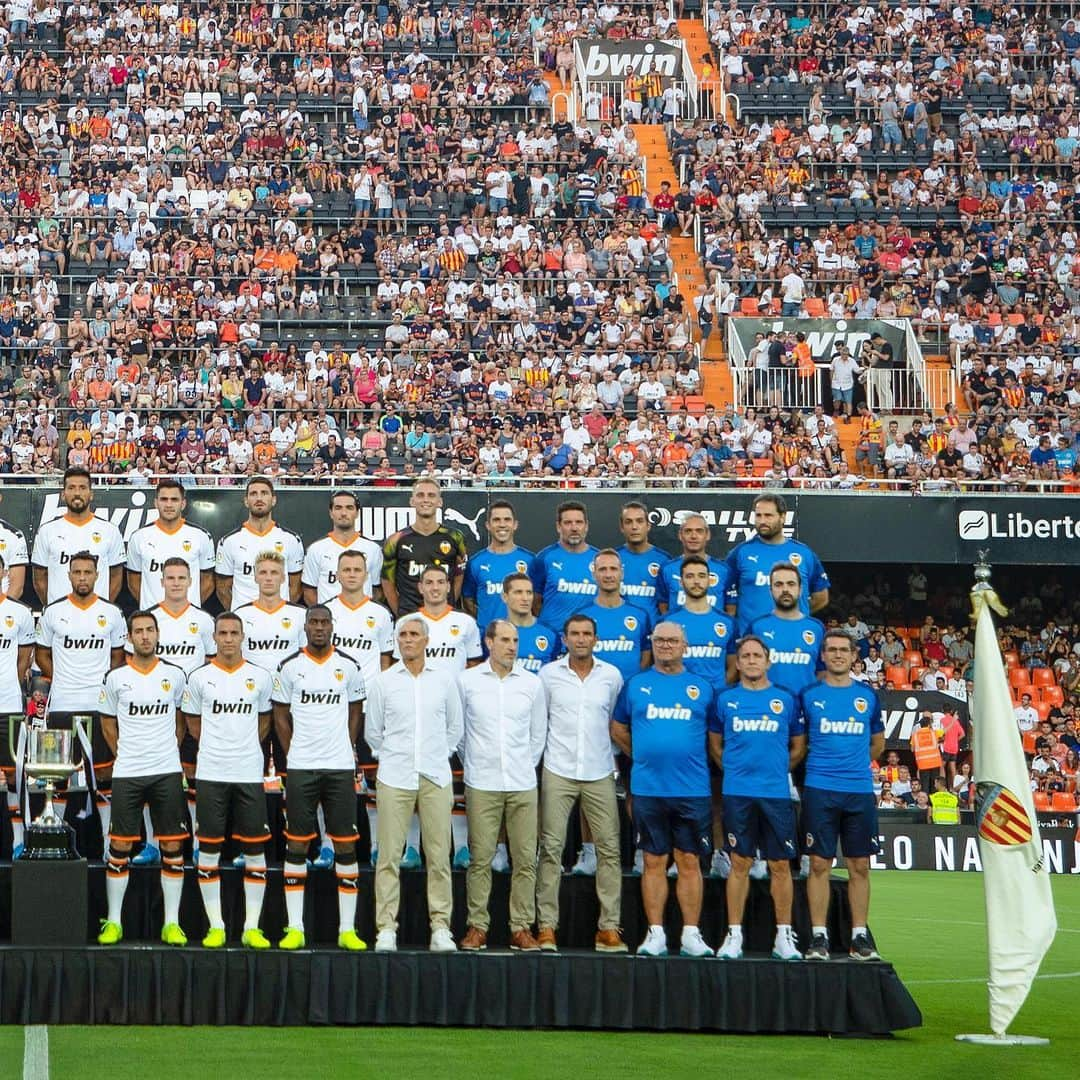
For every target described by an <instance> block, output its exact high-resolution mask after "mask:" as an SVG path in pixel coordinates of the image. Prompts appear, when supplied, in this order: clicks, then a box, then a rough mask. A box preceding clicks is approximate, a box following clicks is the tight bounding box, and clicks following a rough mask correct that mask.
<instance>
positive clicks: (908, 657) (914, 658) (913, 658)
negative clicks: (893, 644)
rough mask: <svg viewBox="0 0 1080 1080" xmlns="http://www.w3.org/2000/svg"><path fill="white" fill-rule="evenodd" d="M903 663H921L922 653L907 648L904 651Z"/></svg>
mask: <svg viewBox="0 0 1080 1080" xmlns="http://www.w3.org/2000/svg"><path fill="white" fill-rule="evenodd" d="M904 663H905V664H907V665H908V667H911V666H912V665H913V664H921V663H922V653H921V652H919V650H918V649H908V650H907V652H905V653H904Z"/></svg>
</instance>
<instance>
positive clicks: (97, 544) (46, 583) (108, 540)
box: [30, 468, 124, 692]
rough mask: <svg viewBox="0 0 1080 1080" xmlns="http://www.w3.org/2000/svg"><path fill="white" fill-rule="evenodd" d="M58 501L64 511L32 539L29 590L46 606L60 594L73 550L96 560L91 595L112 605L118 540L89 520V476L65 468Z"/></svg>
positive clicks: (117, 582) (120, 570) (119, 566)
mask: <svg viewBox="0 0 1080 1080" xmlns="http://www.w3.org/2000/svg"><path fill="white" fill-rule="evenodd" d="M60 499H61V501H62V502H63V504H64V506H65V507H67V513H65V514H64V515H63V516H62V517H58V518H53V520H52V521H46V522H45V524H44V525H42V526H41V528H40V529H38V531H37V536H35V537H34V551H33V555H32V556H31V560H30V561H31V562H32V563H33V571H34V592H36V593H37V594H38V598H39V599H40V600H42V601H43V602H44V603H46V604H51V603H54V602H55V601H57V600H60V599H61V598H63V597H64V596H66V595H67V593H68V585H69V582H68V576H67V567H68V563H69V562H70V561H71V557H72V556H73V555H74V554H75V553H76V552H79V551H88V552H90V554H91V555H94V556H95V557H96V558H97V582H96V584H95V587H94V591H95V592H96V593H97V595H98V596H100V597H102V598H103V599H105V600H112V601H115V600H116V598H117V596H119V595H120V586H121V585H123V583H124V541H123V538H122V537H121V536H120V531H119V529H117V527H116V526H115V525H113V523H112V522H111V521H106V520H105V519H104V518H99V517H95V516H94V511H93V505H94V492H93V489H92V488H91V487H90V474H89V473H88V472H87V471H86V470H85V469H74V468H73V469H68V470H67V471H66V472H65V473H64V486H63V488H62V489H61V491H60ZM96 690H97V688H96V687H95V692H96Z"/></svg>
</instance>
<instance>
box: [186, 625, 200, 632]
mask: <svg viewBox="0 0 1080 1080" xmlns="http://www.w3.org/2000/svg"><path fill="white" fill-rule="evenodd" d="M187 628H188V633H189V634H197V633H198V632H199V624H198V623H197V622H189V623H188V624H187Z"/></svg>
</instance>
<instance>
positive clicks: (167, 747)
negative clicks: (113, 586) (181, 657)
mask: <svg viewBox="0 0 1080 1080" xmlns="http://www.w3.org/2000/svg"><path fill="white" fill-rule="evenodd" d="M128 639H129V640H130V642H131V647H132V655H131V658H130V659H129V660H128V662H127V663H126V664H125V665H124V666H123V667H119V668H116V669H114V670H113V671H110V672H109V674H108V675H107V676H106V677H105V683H104V685H103V686H102V688H101V695H100V704H99V706H98V707H99V709H100V712H101V726H102V730H103V731H104V733H105V740H106V742H108V744H109V746H111V747H112V749H113V751H114V753H115V754H116V762H115V764H114V765H113V819H112V827H111V828H110V830H109V851H108V857H107V864H106V873H105V896H106V899H107V901H108V914H107V916H106V917H105V918H104V919H103V920H102V924H101V933H100V934H98V943H99V944H101V945H115V944H117V943H118V942H119V941H121V940H122V939H123V936H124V930H123V924H122V921H121V916H122V909H123V904H124V893H125V892H127V884H128V859H129V856H130V854H131V847H132V845H133V844H134V843H136V842H137V841H138V839H139V835H140V826H141V824H142V816H143V807H144V806H146V805H149V807H150V815H151V817H152V818H153V820H154V830H155V832H156V833H157V838H158V841H159V842H160V844H161V853H162V854H161V892H162V896H163V899H164V901H165V924H164V926H163V927H162V930H161V940H162V941H163V942H164V943H165V944H166V945H177V946H180V945H186V944H187V936H186V935H185V934H184V931H183V930H181V929H180V893H181V891H182V890H183V887H184V855H183V847H182V845H183V842H184V839H185V838H186V837H187V806H186V804H185V802H184V786H183V775H184V774H183V772H182V771H181V769H180V749H179V743H180V736H181V734H182V732H183V730H184V728H183V721H182V720H181V718H180V701H181V698H182V696H183V693H184V682H185V679H184V673H183V671H181V670H180V668H178V667H175V666H174V665H172V664H167V663H165V661H163V660H159V659H158V656H157V644H158V629H157V619H155V618H154V616H153V615H152V614H151V613H150V612H149V611H136V612H135V613H134V614H133V615H132V616H131V617H130V618H129V619H128Z"/></svg>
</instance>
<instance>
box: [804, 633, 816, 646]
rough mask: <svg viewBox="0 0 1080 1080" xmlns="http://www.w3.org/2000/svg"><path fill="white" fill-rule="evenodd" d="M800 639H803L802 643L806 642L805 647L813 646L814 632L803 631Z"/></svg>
mask: <svg viewBox="0 0 1080 1080" xmlns="http://www.w3.org/2000/svg"><path fill="white" fill-rule="evenodd" d="M802 639H803V641H805V642H806V644H807V645H813V644H814V631H813V630H804V631H803V632H802Z"/></svg>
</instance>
